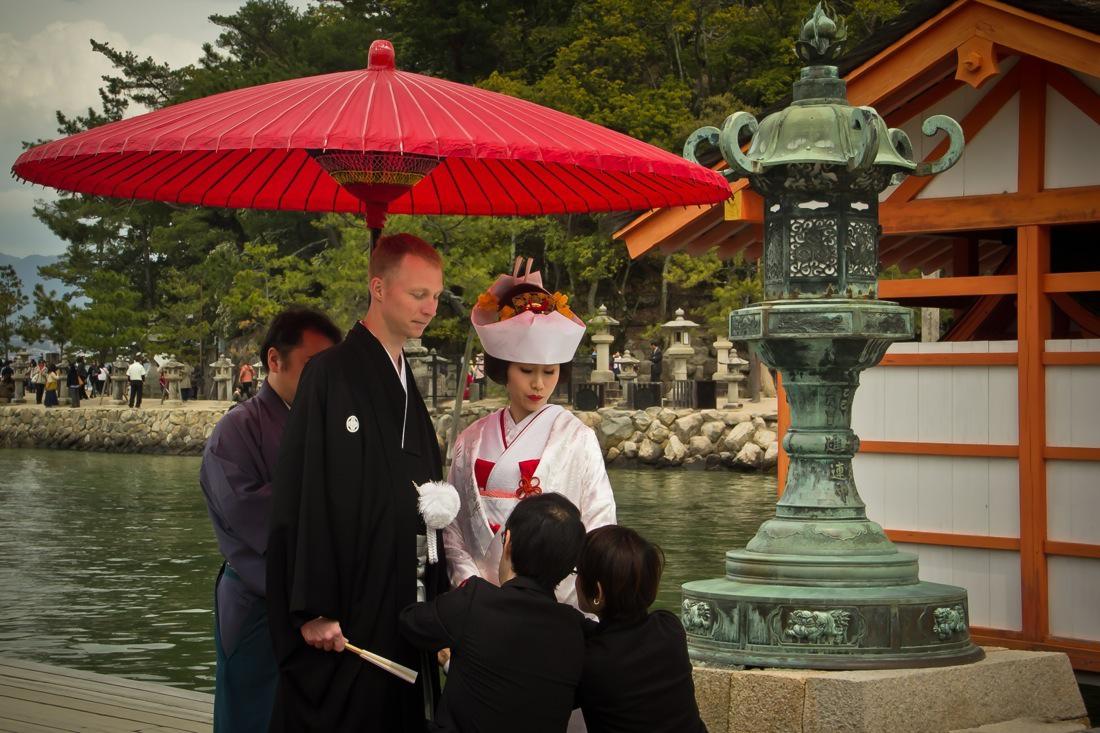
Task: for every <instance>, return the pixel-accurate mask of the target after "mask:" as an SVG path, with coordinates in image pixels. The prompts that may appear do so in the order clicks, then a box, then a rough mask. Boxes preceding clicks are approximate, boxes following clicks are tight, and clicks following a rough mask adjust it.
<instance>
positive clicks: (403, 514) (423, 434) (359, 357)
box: [267, 235, 448, 733]
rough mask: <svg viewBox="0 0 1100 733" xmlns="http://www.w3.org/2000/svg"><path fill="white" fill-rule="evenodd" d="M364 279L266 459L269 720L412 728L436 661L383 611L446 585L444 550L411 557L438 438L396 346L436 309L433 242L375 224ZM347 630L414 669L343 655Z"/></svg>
mask: <svg viewBox="0 0 1100 733" xmlns="http://www.w3.org/2000/svg"><path fill="white" fill-rule="evenodd" d="M369 289H370V297H371V303H370V307H369V309H368V311H367V315H366V316H365V317H364V318H363V320H362V321H360V322H359V323H357V324H356V325H355V327H354V328H353V329H352V330H351V332H350V333H349V334H348V335H347V338H346V339H345V340H344V342H343V343H341V344H340V345H339V346H336V347H335V348H332V349H329V350H328V351H326V352H325V353H324V354H321V355H319V356H318V357H317V358H316V359H314V360H313V361H312V362H310V364H309V366H308V367H307V369H306V371H305V373H304V374H303V375H302V384H301V389H300V390H299V393H298V399H297V400H296V401H295V403H294V409H293V410H292V411H291V414H290V420H289V422H288V423H287V429H286V435H285V436H284V439H283V446H282V450H281V453H280V456H279V464H278V469H277V471H276V476H275V487H274V507H273V510H272V519H271V535H270V537H269V539H268V554H267V561H268V562H267V571H268V575H267V590H268V601H269V619H270V624H271V633H272V639H273V641H274V643H275V651H276V654H277V656H278V660H279V669H280V680H279V689H278V692H277V694H276V701H275V710H274V712H273V714H272V721H271V724H272V730H276V731H282V730H286V731H296V732H297V731H324V732H325V733H338V732H340V731H356V732H358V731H384V732H385V733H410V732H415V733H420V732H421V731H424V730H425V725H426V722H425V721H426V720H428V719H430V718H431V717H432V715H433V712H434V711H433V708H434V700H435V699H437V698H436V697H435V695H436V693H437V692H438V683H439V677H438V667H437V666H436V664H435V661H434V658H431V659H429V658H428V656H427V655H426V654H423V655H422V654H421V653H420V652H419V651H418V650H417V649H416V648H414V647H413V646H412V645H411V644H410V643H409V642H408V641H406V640H405V639H404V637H402V635H401V634H400V632H399V631H398V625H397V618H398V614H399V613H400V611H401V609H403V608H404V607H405V606H407V605H409V604H410V603H413V602H415V601H416V600H418V598H419V599H421V600H423V599H425V598H427V599H431V598H433V597H435V595H437V594H438V593H440V592H442V591H445V590H446V589H447V587H448V581H447V573H446V559H445V558H443V557H440V558H439V562H437V563H431V564H427V563H425V559H426V552H425V551H424V544H425V541H426V529H425V526H424V522H423V519H422V517H421V516H420V513H419V512H418V510H417V498H418V497H417V492H416V489H415V488H414V486H413V484H414V483H415V484H421V483H423V482H424V481H429V480H433V479H439V478H440V477H441V476H442V462H441V460H440V454H439V444H438V443H437V441H436V436H435V430H434V428H433V427H432V423H431V420H430V418H429V416H428V411H427V409H426V408H425V406H424V401H423V400H422V399H421V397H420V392H419V391H418V390H417V387H416V382H415V381H414V379H413V374H412V370H411V368H410V367H409V365H408V363H407V361H406V359H405V358H404V355H403V353H402V348H403V346H404V344H405V341H406V340H407V339H409V338H418V337H420V336H421V334H423V332H424V329H425V328H426V327H427V326H428V323H429V322H430V321H431V320H432V318H433V317H434V316H435V311H436V306H437V305H438V301H439V296H440V294H441V293H442V291H443V271H442V266H441V261H440V258H439V255H438V253H436V252H435V250H433V249H432V248H431V247H430V246H429V245H428V244H426V243H425V242H423V241H422V240H419V239H417V238H415V237H411V236H409V235H396V236H392V237H383V238H382V239H380V240H379V242H378V245H377V246H376V247H375V250H374V251H373V253H372V254H371V262H370V284H369ZM433 531H435V530H433ZM436 540H437V546H438V547H439V548H442V547H443V542H442V537H441V536H439V535H437V537H436ZM441 554H442V553H441ZM349 642H350V643H351V644H354V645H356V646H358V647H361V648H363V649H366V650H367V651H370V652H374V653H375V654H379V655H381V656H383V657H385V658H387V659H389V660H391V661H394V662H398V663H400V664H402V665H404V666H406V667H411V668H412V669H415V670H417V671H418V672H419V673H420V674H419V676H418V678H417V681H416V683H415V684H410V683H408V682H406V681H404V680H402V679H399V678H397V677H394V676H392V675H391V674H390V673H388V672H386V671H384V670H382V669H380V668H378V667H376V666H374V665H372V664H369V663H368V662H365V661H363V660H362V659H360V658H359V657H357V656H356V655H354V654H350V653H341V652H342V651H343V650H344V647H345V643H349Z"/></svg>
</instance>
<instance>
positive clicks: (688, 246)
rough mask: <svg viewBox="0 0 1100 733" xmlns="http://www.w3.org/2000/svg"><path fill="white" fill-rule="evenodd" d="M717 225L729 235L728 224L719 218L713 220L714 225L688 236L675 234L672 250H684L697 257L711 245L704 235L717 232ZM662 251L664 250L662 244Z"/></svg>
mask: <svg viewBox="0 0 1100 733" xmlns="http://www.w3.org/2000/svg"><path fill="white" fill-rule="evenodd" d="M719 227H721V230H722V231H724V232H726V233H727V234H726V236H729V233H730V231H731V229H730V226H729V224H727V223H726V220H725V219H719V220H718V221H716V222H714V226H711V227H706V228H701V229H698V230H697V231H695V232H693V233H692V234H690V235H689V236H683V237H681V236H677V237H676V240H675V247H674V249H673V250H672V251H676V250H682V251H686V252H687V253H688V254H689V255H692V256H693V257H698V256H699V255H702V254H705V253H706V252H707V251H708V250H709V249H710V246H711V245H709V244H706V236H707V235H708V234H712V233H713V234H717V230H718V228H719ZM669 241H671V240H669ZM701 242H702V244H701ZM704 244H706V246H704ZM662 251H665V250H664V247H663V245H662Z"/></svg>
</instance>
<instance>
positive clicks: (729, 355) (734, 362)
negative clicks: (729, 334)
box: [714, 337, 748, 409]
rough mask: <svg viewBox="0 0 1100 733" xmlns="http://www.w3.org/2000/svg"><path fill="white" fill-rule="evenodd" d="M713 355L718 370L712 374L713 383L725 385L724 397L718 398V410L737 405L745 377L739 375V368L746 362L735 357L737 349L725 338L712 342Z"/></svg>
mask: <svg viewBox="0 0 1100 733" xmlns="http://www.w3.org/2000/svg"><path fill="white" fill-rule="evenodd" d="M714 353H715V357H716V361H717V362H718V369H717V371H715V372H714V381H715V382H718V383H719V384H725V385H726V389H725V393H726V394H725V396H724V397H722V396H719V400H718V407H719V409H721V408H723V407H726V406H732V405H735V404H737V400H738V399H739V398H740V397H741V389H740V385H741V382H743V381H745V375H744V374H742V373H741V367H742V366H744V365H746V364H748V362H747V361H745V360H744V359H742V358H741V357H739V356H738V355H737V349H735V348H733V342H732V341H730V340H729V339H727V338H724V337H719V338H718V340H717V341H715V342H714Z"/></svg>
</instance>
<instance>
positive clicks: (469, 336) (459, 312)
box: [440, 290, 474, 475]
mask: <svg viewBox="0 0 1100 733" xmlns="http://www.w3.org/2000/svg"><path fill="white" fill-rule="evenodd" d="M440 300H442V301H443V302H445V303H446V304H447V305H448V307H450V309H451V311H452V312H453V313H454V314H455V315H456V316H458V317H459V318H460V319H463V318H466V307H465V306H464V305H463V304H462V299H461V298H459V297H458V296H457V295H455V294H454V293H453V292H451V291H450V290H444V291H443V294H442V296H440ZM473 350H474V327H473V326H472V325H471V326H470V327H469V330H468V331H467V332H466V348H465V350H464V351H463V353H462V364H461V365H460V366H459V369H458V373H457V374H456V375H455V403H454V409H453V410H452V412H451V433H450V435H448V436H447V457H446V460H445V461H444V466H443V475H447V472H448V471H449V470H450V467H451V459H452V458H453V457H454V446H455V441H456V440H457V439H458V429H459V424H458V420H459V417H460V416H461V415H462V395H463V392H464V391H465V390H464V387H465V386H466V372H467V370H468V369H469V368H470V355H471V353H472V352H473Z"/></svg>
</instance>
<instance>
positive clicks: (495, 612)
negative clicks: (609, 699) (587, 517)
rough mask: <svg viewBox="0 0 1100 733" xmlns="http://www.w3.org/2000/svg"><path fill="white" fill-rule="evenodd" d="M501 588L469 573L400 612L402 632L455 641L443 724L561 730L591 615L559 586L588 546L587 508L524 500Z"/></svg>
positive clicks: (431, 643)
mask: <svg viewBox="0 0 1100 733" xmlns="http://www.w3.org/2000/svg"><path fill="white" fill-rule="evenodd" d="M501 538H502V541H503V542H504V555H503V557H502V558H501V561H500V581H501V586H500V587H499V588H498V587H497V586H495V585H493V584H492V583H489V582H488V581H486V580H483V579H481V578H477V577H474V578H471V579H470V580H469V581H468V582H466V583H465V584H464V585H463V586H462V587H460V588H458V589H456V590H453V591H451V592H450V593H444V594H443V595H441V596H439V597H438V598H436V599H435V600H434V601H431V602H428V603H416V604H413V605H411V606H409V607H408V608H406V609H405V610H404V611H402V612H401V630H402V632H403V633H404V634H405V636H406V637H407V638H408V640H409V641H410V642H412V644H414V645H415V646H418V647H420V648H421V649H427V650H430V651H438V650H439V649H443V648H446V647H450V649H451V666H450V673H449V674H448V676H447V686H446V688H445V689H444V691H443V696H442V698H441V699H440V701H439V706H438V708H437V710H436V716H435V722H436V726H437V728H436V730H442V731H462V733H472V732H474V731H476V732H477V733H492V732H494V731H524V733H542V732H543V731H546V732H547V733H550V732H552V733H563V731H565V729H566V726H567V724H568V722H569V716H570V714H571V712H572V710H573V701H574V698H575V695H576V689H577V683H578V682H579V681H580V677H581V666H582V665H583V663H584V617H583V616H581V614H579V613H577V611H576V610H575V609H574V608H572V607H571V606H567V605H564V604H561V603H558V602H557V600H556V599H555V598H554V588H555V587H556V586H557V585H558V583H560V582H561V581H562V580H564V579H565V577H566V576H567V575H569V574H570V573H571V572H572V571H573V568H574V567H575V565H576V562H577V556H578V555H579V553H580V549H581V546H582V545H583V544H584V525H583V524H582V523H581V518H580V512H579V511H578V510H577V508H576V507H575V506H574V505H573V504H572V503H571V502H570V501H569V500H568V499H566V498H565V497H563V496H561V495H560V494H549V493H548V494H542V495H539V496H533V497H531V498H528V499H524V500H522V501H520V502H519V504H518V505H517V506H516V508H515V510H513V512H512V514H511V516H510V517H509V518H508V522H507V524H506V525H505V527H504V530H503V531H502V532H501Z"/></svg>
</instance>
